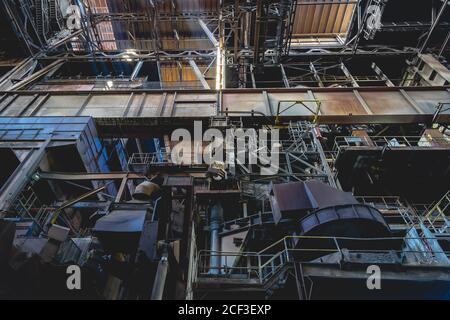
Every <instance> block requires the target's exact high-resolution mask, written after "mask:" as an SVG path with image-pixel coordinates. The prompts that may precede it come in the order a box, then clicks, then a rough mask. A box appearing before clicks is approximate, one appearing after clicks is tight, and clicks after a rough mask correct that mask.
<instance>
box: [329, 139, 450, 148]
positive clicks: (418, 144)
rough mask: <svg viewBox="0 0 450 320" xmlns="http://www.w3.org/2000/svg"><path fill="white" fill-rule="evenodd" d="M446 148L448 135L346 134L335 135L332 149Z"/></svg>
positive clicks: (449, 141)
mask: <svg viewBox="0 0 450 320" xmlns="http://www.w3.org/2000/svg"><path fill="white" fill-rule="evenodd" d="M384 147H387V148H398V149H400V148H427V149H431V148H446V149H450V138H449V137H425V136H378V137H370V136H347V137H336V138H335V142H334V148H333V150H334V151H338V152H340V151H342V150H345V149H347V148H368V149H370V148H384Z"/></svg>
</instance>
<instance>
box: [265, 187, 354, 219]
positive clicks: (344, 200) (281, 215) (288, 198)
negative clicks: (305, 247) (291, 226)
mask: <svg viewBox="0 0 450 320" xmlns="http://www.w3.org/2000/svg"><path fill="white" fill-rule="evenodd" d="M270 203H271V206H272V214H273V217H274V221H275V223H278V222H279V221H280V220H281V219H292V218H302V217H304V216H305V215H306V214H308V213H309V212H311V211H313V210H317V209H321V208H325V207H329V206H337V205H348V204H358V201H357V200H356V199H355V198H354V197H353V195H352V194H351V193H350V192H343V191H340V190H338V189H336V188H333V187H330V186H329V185H327V184H325V183H322V182H319V181H314V180H311V181H305V182H303V181H302V182H293V183H284V184H277V185H273V186H272V190H271V192H270Z"/></svg>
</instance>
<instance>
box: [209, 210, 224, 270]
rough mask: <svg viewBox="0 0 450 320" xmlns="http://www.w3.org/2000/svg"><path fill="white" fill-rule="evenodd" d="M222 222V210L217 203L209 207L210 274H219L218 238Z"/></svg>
mask: <svg viewBox="0 0 450 320" xmlns="http://www.w3.org/2000/svg"><path fill="white" fill-rule="evenodd" d="M222 221H223V208H222V206H221V205H220V204H219V203H216V204H214V205H213V206H212V207H211V224H210V230H211V246H210V250H211V258H210V261H209V267H210V271H209V273H210V274H220V273H221V272H220V271H221V270H220V263H221V257H220V254H219V252H220V238H219V232H220V229H221V224H222Z"/></svg>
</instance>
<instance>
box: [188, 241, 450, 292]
mask: <svg viewBox="0 0 450 320" xmlns="http://www.w3.org/2000/svg"><path fill="white" fill-rule="evenodd" d="M414 240H415V241H419V242H424V241H425V242H426V241H427V240H433V241H434V240H435V239H434V238H433V239H431V238H426V237H418V238H414V237H407V238H345V237H320V236H287V237H284V238H282V239H281V240H279V241H277V242H275V243H274V244H272V245H270V246H269V247H267V248H265V249H264V250H262V251H259V252H238V253H236V252H212V251H209V250H201V251H199V252H198V254H197V259H196V262H197V264H196V266H197V275H196V277H195V278H196V279H197V280H198V279H199V278H202V277H206V278H211V277H214V278H222V279H227V278H232V279H241V280H250V281H252V282H253V283H256V284H261V285H263V284H265V283H267V282H268V281H269V280H270V279H271V278H272V277H274V276H276V275H277V274H279V272H280V271H281V270H283V269H285V267H286V266H287V265H288V264H289V263H294V262H295V263H305V264H307V263H313V262H314V263H321V264H332V265H335V264H336V263H337V262H336V261H335V260H333V259H330V260H324V259H322V258H323V257H324V256H327V255H330V254H336V255H338V257H344V256H345V255H349V254H351V253H358V254H359V255H360V256H361V255H362V254H367V257H368V259H370V258H371V257H372V258H373V259H374V261H377V262H379V261H380V260H379V255H383V257H386V256H389V257H391V260H389V261H391V262H392V263H398V264H402V265H405V266H407V265H417V264H418V262H417V261H421V260H420V259H419V258H420V257H423V255H424V254H427V256H429V257H432V256H445V257H450V252H448V251H444V250H439V251H431V249H427V250H429V251H427V252H424V251H423V250H419V249H415V248H414V247H412V246H411V245H408V241H414ZM352 247H353V248H358V249H348V248H352ZM423 247H425V248H428V247H426V246H423ZM216 256H220V258H221V264H220V266H214V267H211V266H210V265H209V261H210V259H211V257H216ZM414 257H416V259H414ZM447 259H448V258H447ZM374 261H364V262H365V263H366V262H374ZM440 261H442V260H440ZM447 261H450V260H447ZM435 266H440V267H447V268H448V267H450V262H449V263H448V264H441V265H438V264H435Z"/></svg>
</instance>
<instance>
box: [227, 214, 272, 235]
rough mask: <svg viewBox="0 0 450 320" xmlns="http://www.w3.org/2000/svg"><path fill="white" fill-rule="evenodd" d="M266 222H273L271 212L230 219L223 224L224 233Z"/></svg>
mask: <svg viewBox="0 0 450 320" xmlns="http://www.w3.org/2000/svg"><path fill="white" fill-rule="evenodd" d="M265 223H273V216H272V213H271V212H269V213H267V212H265V213H262V212H260V213H257V214H254V215H251V216H248V217H243V218H238V219H234V220H228V221H226V222H224V223H223V224H222V234H224V233H228V232H230V231H237V230H242V229H243V228H249V227H253V226H256V225H262V224H265Z"/></svg>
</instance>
